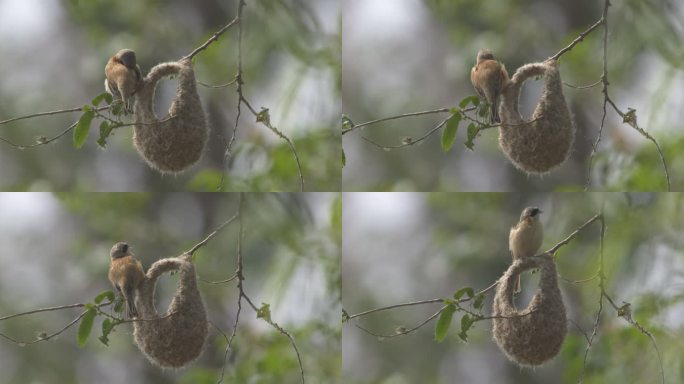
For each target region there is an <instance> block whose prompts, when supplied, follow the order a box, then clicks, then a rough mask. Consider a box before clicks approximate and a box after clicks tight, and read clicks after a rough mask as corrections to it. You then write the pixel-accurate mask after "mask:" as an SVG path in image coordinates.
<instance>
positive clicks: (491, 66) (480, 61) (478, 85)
mask: <svg viewBox="0 0 684 384" xmlns="http://www.w3.org/2000/svg"><path fill="white" fill-rule="evenodd" d="M470 82H471V83H473V87H474V88H475V90H476V91H477V94H478V95H479V96H480V99H485V100H487V101H488V102H489V104H490V105H491V110H492V111H491V112H492V113H491V117H490V122H491V123H492V124H496V123H500V122H501V119H500V118H499V97H500V96H501V91H502V90H503V87H504V85H506V83H507V82H508V72H506V68H505V67H504V66H503V64H501V63H499V62H498V61H496V60H495V59H494V55H493V54H492V52H491V51H490V50H488V49H481V50H480V51H479V52H478V53H477V63H476V64H475V66H474V67H473V69H471V70H470Z"/></svg>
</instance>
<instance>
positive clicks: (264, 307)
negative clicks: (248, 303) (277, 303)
mask: <svg viewBox="0 0 684 384" xmlns="http://www.w3.org/2000/svg"><path fill="white" fill-rule="evenodd" d="M256 315H257V319H264V320H266V322H268V323H270V322H271V305H270V304H266V303H261V308H259V309H257V313H256Z"/></svg>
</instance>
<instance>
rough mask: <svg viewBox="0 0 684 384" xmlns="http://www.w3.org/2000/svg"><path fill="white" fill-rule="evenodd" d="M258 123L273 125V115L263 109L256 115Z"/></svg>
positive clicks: (266, 109)
mask: <svg viewBox="0 0 684 384" xmlns="http://www.w3.org/2000/svg"><path fill="white" fill-rule="evenodd" d="M256 122H257V123H264V124H265V125H271V114H270V113H269V112H268V108H264V107H261V111H259V113H257V115H256Z"/></svg>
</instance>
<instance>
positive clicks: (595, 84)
mask: <svg viewBox="0 0 684 384" xmlns="http://www.w3.org/2000/svg"><path fill="white" fill-rule="evenodd" d="M601 82H602V80H601V79H599V80H598V81H597V82H595V83H592V84H589V85H572V84H569V83H566V82H565V81H564V82H563V85H565V86H567V87H570V88H575V89H589V88H594V87H595V86H597V85H599V84H601Z"/></svg>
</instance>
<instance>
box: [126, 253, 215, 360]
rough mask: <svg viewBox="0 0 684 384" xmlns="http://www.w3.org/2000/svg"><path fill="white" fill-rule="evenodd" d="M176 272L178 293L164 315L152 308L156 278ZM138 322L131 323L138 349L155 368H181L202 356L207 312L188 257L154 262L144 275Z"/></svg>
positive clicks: (205, 335) (139, 298) (140, 290)
mask: <svg viewBox="0 0 684 384" xmlns="http://www.w3.org/2000/svg"><path fill="white" fill-rule="evenodd" d="M172 271H178V273H179V275H180V280H179V283H178V289H177V290H176V294H175V296H174V297H173V300H172V301H171V305H170V306H169V308H168V310H166V312H165V313H163V314H159V313H157V310H156V309H155V306H154V291H155V287H156V285H157V280H158V279H159V277H160V276H161V275H162V274H164V273H167V272H172ZM136 304H137V307H138V312H139V313H140V320H138V321H135V322H133V328H134V331H133V337H134V340H135V343H136V344H137V345H138V348H140V350H141V351H142V352H143V353H144V354H145V356H146V357H147V358H148V359H149V360H150V362H152V363H153V364H155V365H158V366H160V367H164V368H180V367H182V366H184V365H186V364H188V363H190V362H192V361H193V360H195V359H196V358H197V357H199V355H201V354H202V351H203V349H204V343H205V340H206V339H207V332H208V326H207V324H208V322H207V312H206V310H205V309H204V303H203V302H202V297H201V296H200V292H199V290H198V289H197V278H196V276H195V267H194V265H193V264H192V262H191V261H190V256H189V255H183V256H180V257H171V258H167V259H161V260H158V261H156V262H155V263H154V264H152V266H151V267H150V269H149V270H148V271H147V274H146V276H145V280H144V281H143V283H142V284H141V286H140V289H139V292H138V301H137V303H136Z"/></svg>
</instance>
